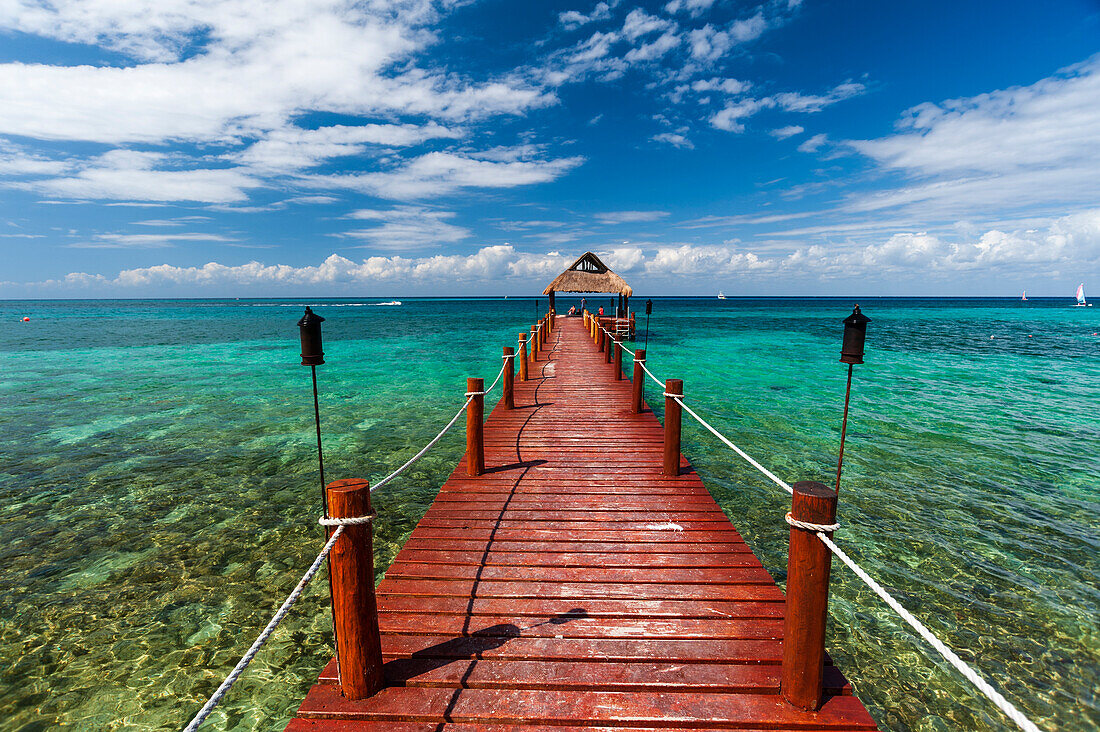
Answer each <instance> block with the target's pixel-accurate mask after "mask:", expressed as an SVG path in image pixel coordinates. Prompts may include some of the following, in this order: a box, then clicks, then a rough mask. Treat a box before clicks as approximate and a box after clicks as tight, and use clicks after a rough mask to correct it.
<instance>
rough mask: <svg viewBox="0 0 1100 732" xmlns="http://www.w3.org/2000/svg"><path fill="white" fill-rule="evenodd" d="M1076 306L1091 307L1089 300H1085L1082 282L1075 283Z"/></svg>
mask: <svg viewBox="0 0 1100 732" xmlns="http://www.w3.org/2000/svg"><path fill="white" fill-rule="evenodd" d="M1076 307H1079V308H1083V307H1090V308H1091V307H1092V303H1091V302H1085V283H1084V282H1082V283H1081V284H1079V285H1077V305H1076Z"/></svg>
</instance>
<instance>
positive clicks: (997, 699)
mask: <svg viewBox="0 0 1100 732" xmlns="http://www.w3.org/2000/svg"><path fill="white" fill-rule="evenodd" d="M642 368H643V369H645V371H646V373H649V369H646V368H645V365H644V364H642ZM650 376H653V375H652V374H650ZM653 378H654V380H655V381H658V380H657V379H656V377H653ZM658 383H661V384H662V385H663V382H660V381H658ZM668 396H670V397H671V398H672V399H674V400H675V401H676V402H677V403H679V405H680V407H682V408H683V410H684V411H685V412H687V413H688V414H690V415H691V416H692V417H693V418H695V421H697V422H698V423H699V424H700V425H702V426H703V427H704V428H706V429H707V430H708V431H709V432H710V433H711V434H713V435H714V436H715V437H717V438H718V439H719V440H721V441H722V442H723V443H724V444H725V445H726V446H727V447H729V448H730V449H732V450H733V451H734V452H736V453H737V454H738V455H739V456H741V457H742V458H743V459H744V460H745V461H746V462H747V463H749V464H750V465H752V466H753V467H754V468H756V469H757V470H758V471H760V472H761V473H762V474H764V475H765V476H767V477H768V479H769V480H771V481H772V482H773V483H775V484H776V485H777V486H779V487H780V488H783V489H784V490H785V491H787V492H788V493H791V494H793V493H794V488H792V487H791V486H790V485H789V484H788V483H787V482H786V481H784V480H782V479H781V478H779V477H778V476H776V475H775V473H773V472H771V471H770V470H768V469H767V468H765V467H764V466H763V465H761V464H760V462H759V461H757V460H756V459H754V458H753V457H752V456H751V455H749V454H748V453H747V452H745V451H744V450H742V449H741V448H740V447H738V446H737V445H735V444H734V443H733V441H731V440H730V439H729V438H728V437H726V436H725V435H723V434H722V433H721V432H719V431H718V430H716V429H715V428H714V426H713V425H711V424H710V423H709V422H707V421H706V420H705V419H703V417H702V416H700V415H699V413H698V412H696V411H695V410H694V409H692V408H691V407H689V406H688V405H687V404H685V403H684V400H683V398H682V397H678V396H675V395H671V394H670V395H668ZM788 516H789V514H788ZM788 523H791V519H789V518H788ZM798 523H799V522H794V523H793V524H792V525H798ZM823 528H829V529H830V530H835V528H836V527H835V525H834V526H830V527H821V526H817V525H812V526H811V528H810V530H811V531H813V532H814V534H815V535H816V536H817V538H818V539H820V540H821V541H822V542H823V543H824V544H825V546H826V547H828V548H829V550H830V551H831V552H832V553H833V554H835V555H836V556H837V557H838V558H839V559H840V561H842V562H843V563H844V564H845V565H847V567H848V568H849V569H851V570H852V572H854V573H855V575H856V576H857V577H859V579H861V580H862V581H863V582H864V583H865V584H866V585H867V586H868V587H870V588H871V590H872V591H873V592H874V593H875V594H876V595H878V596H879V598H881V599H882V601H883V602H885V603H886V604H887V605H888V606H889V607H890V608H891V609H892V610H893V611H894V612H896V613H897V614H898V615H899V616H900V617H901V619H902V620H904V621H905V622H906V623H907V624H908V625H909V626H910V627H911V628H913V630H915V631H916V632H917V634H918V635H920V637H921V638H923V639H924V640H925V641H926V642H927V643H928V644H929V645H930V646H932V648H934V649H935V650H936V651H938V652H939V654H940V655H941V656H943V658H944V659H945V660H946V661H947V662H948V663H949V664H951V666H952V667H954V668H955V670H956V671H958V672H959V673H960V674H962V676H963V678H965V679H966V680H967V681H969V682H970V683H972V684H973V685H974V686H975V687H976V688H977V689H978V691H980V692H981V693H982V694H984V695H985V696H986V698H988V699H989V700H990V701H991V702H993V704H994V705H995V706H996V707H997V708H998V709H1000V710H1001V711H1002V712H1003V713H1004V714H1005V716H1007V717H1008V718H1009V719H1011V720H1012V721H1013V722H1015V723H1016V725H1017V726H1019V728H1020V729H1022V730H1025V732H1039V728H1038V727H1036V726H1035V723H1034V722H1032V721H1031V720H1030V719H1028V718H1027V717H1026V716H1024V714H1023V713H1022V712H1021V711H1020V710H1019V709H1017V708H1016V706H1015V705H1013V704H1012V703H1011V702H1010V701H1008V700H1007V699H1006V698H1005V697H1004V696H1003V695H1002V694H1001V693H1000V692H998V691H997V690H996V689H994V688H993V687H992V686H991V685H990V684H989V682H987V681H986V680H985V679H984V678H982V677H981V676H980V675H979V674H978V672H977V671H975V670H974V669H973V668H972V667H971V666H969V665H968V664H967V663H966V662H965V661H963V660H962V659H961V658H959V656H958V655H957V654H956V653H955V652H954V651H953V650H951V648H949V647H948V646H947V644H945V643H944V642H943V641H941V640H940V639H939V638H938V637H937V636H936V635H935V634H934V633H933V632H932V631H931V630H929V629H928V626H926V625H925V624H924V623H922V622H921V621H920V620H918V619H917V618H916V617H915V616H914V615H913V614H912V613H911V612H909V611H908V610H906V609H905V607H904V606H902V604H901V603H900V602H898V601H897V599H895V598H894V597H893V595H891V594H890V593H889V592H888V591H887V590H886V589H884V588H883V587H882V585H880V584H879V583H878V582H876V581H875V580H874V578H872V577H871V576H870V575H869V574H868V573H867V571H866V570H864V569H863V568H862V567H861V566H859V564H858V563H857V562H856V561H855V560H853V559H852V558H851V557H849V556H848V555H847V554H845V553H844V551H843V550H842V549H841V548H840V547H839V546H837V545H836V543H835V542H833V540H832V539H830V538H829V537H828V536H827V535H826V534H825V533H824V532H823V531H821V530H817V529H823Z"/></svg>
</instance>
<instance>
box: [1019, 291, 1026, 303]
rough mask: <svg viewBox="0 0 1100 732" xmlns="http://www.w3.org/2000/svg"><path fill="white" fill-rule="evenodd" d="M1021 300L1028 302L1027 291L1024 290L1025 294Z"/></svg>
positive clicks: (1021, 296)
mask: <svg viewBox="0 0 1100 732" xmlns="http://www.w3.org/2000/svg"><path fill="white" fill-rule="evenodd" d="M1020 299H1021V300H1023V301H1024V302H1027V290H1024V294H1022V295H1020Z"/></svg>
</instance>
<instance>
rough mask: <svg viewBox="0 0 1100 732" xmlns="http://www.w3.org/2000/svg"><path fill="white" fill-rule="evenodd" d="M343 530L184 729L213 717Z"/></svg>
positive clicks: (189, 731) (339, 529)
mask: <svg viewBox="0 0 1100 732" xmlns="http://www.w3.org/2000/svg"><path fill="white" fill-rule="evenodd" d="M343 532H344V527H343V526H339V527H337V528H336V531H334V532H332V536H330V537H329V539H328V541H327V542H325V546H324V548H322V549H321V553H320V554H318V555H317V558H316V559H314V560H313V564H311V565H309V569H307V570H306V573H305V574H304V575H302V579H300V580H298V584H297V586H295V588H294V590H293V591H292V592H291V593H290V595H289V596H288V597H287V598H286V600H284V601H283V604H282V605H280V606H279V609H278V610H277V611H276V612H275V615H274V616H272V618H271V620H270V621H269V622H268V624H267V626H266V627H265V628H264V629H263V630H262V631H260V635H259V636H257V638H256V640H255V641H254V642H253V643H252V645H251V646H250V647H249V649H248V650H247V651H245V654H244V655H243V656H241V660H240V661H237V665H236V666H234V667H233V670H232V671H230V672H229V675H228V676H226V677H225V681H223V682H222V683H221V685H220V686H218V688H217V689H216V690H215V691H214V693H213V694H211V695H210V698H209V699H207V700H206V703H205V704H203V705H202V709H200V710H199V711H198V713H197V714H196V715H195V717H194V718H193V719H192V720H191V722H190V723H189V724H188V725H187V726H186V727H184V729H183V732H195V730H197V729H198V728H199V726H200V725H202V723H203V722H205V721H206V718H207V717H209V716H210V713H211V712H213V711H214V707H216V706H218V703H219V702H221V700H222V699H223V698H224V697H225V695H226V694H227V693H229V690H230V689H231V688H232V687H233V684H235V683H237V679H239V678H240V676H241V674H242V673H244V670H245V669H246V668H248V665H249V664H250V663H252V659H254V658H255V657H256V654H257V653H259V652H260V649H261V648H263V647H264V644H265V643H267V640H268V638H270V637H271V634H272V633H273V632H275V628H277V627H279V623H281V622H283V618H285V617H286V614H287V613H288V612H290V608H291V607H293V606H294V603H296V602H297V601H298V598H299V597H301V596H302V592H303V591H304V590H305V589H306V585H308V584H309V581H310V580H312V579H313V575H315V574H317V570H319V569H320V568H321V563H322V562H324V561H325V557H327V556H328V553H329V552H330V551H332V547H333V545H334V544H336V540H337V539H339V538H340V535H341V534H342V533H343Z"/></svg>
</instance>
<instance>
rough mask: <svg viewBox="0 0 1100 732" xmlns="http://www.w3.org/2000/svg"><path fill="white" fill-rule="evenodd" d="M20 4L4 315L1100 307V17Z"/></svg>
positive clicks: (1065, 13)
mask: <svg viewBox="0 0 1100 732" xmlns="http://www.w3.org/2000/svg"><path fill="white" fill-rule="evenodd" d="M136 7H138V6H136V5H135V4H134V3H132V2H128V1H127V0H55V1H54V2H51V3H49V4H44V3H38V2H30V0H11V1H10V2H6V3H2V4H0V254H2V261H3V267H2V270H0V297H111V296H121V297H143V296H158V295H163V296H242V297H243V296H266V295H302V296H320V295H356V296H389V295H418V294H419V295H428V294H440V295H462V294H479V295H492V294H525V293H531V292H532V291H541V289H542V287H543V286H544V284H545V282H547V281H548V280H549V279H550V278H551V277H553V276H554V275H555V274H557V273H558V272H559V271H560V270H561V269H563V268H564V266H565V265H567V264H568V263H569V262H570V261H572V259H574V258H575V257H576V256H578V255H579V254H581V253H583V252H584V251H585V250H589V249H591V250H594V251H597V252H599V253H600V254H601V255H602V256H603V257H604V258H605V260H606V261H607V262H608V264H610V265H611V266H612V267H613V268H615V269H616V270H617V271H619V272H620V273H621V274H622V275H623V276H624V277H626V278H627V280H628V281H630V282H631V283H632V284H633V285H634V287H635V290H636V291H638V292H639V294H641V293H644V292H649V293H652V294H712V293H713V292H715V291H717V290H719V289H722V290H724V291H725V292H726V293H727V294H745V295H802V294H821V295H848V294H851V295H862V294H886V293H895V294H904V295H920V294H929V295H940V294H944V295H945V294H974V295H987V294H988V295H1011V294H1017V293H1018V292H1019V291H1020V290H1022V289H1024V288H1026V289H1027V290H1028V292H1029V294H1031V295H1036V296H1042V295H1060V296H1061V295H1064V296H1069V295H1071V294H1072V292H1073V289H1074V288H1075V287H1076V285H1077V283H1078V282H1079V281H1085V282H1090V281H1091V282H1094V283H1095V286H1094V289H1096V290H1097V291H1100V4H1098V3H1096V2H1095V0H1076V1H1074V0H1064V1H1052V2H1047V3H1035V2H1015V1H1013V0H1002V1H1000V2H985V3H983V2H972V3H957V2H924V3H883V2H855V1H853V2H839V1H837V0H829V1H826V0H802V1H801V2H799V0H768V1H766V2H763V3H759V2H731V1H729V0H664V1H663V2H654V3H632V2H627V1H626V0H622V1H621V2H609V1H605V2H587V1H586V2H560V3H559V2H555V3H550V2H544V3H517V2H502V1H500V0H492V1H484V2H466V1H460V2H453V1H450V2H447V1H445V2H429V1H428V0H367V1H366V2H359V3H351V2H341V1H336V0H310V1H306V0H267V1H266V2H256V1H253V0H218V1H214V0H161V1H160V2H158V3H155V4H147V5H146V7H144V8H143V9H141V10H140V11H135V8H136Z"/></svg>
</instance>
